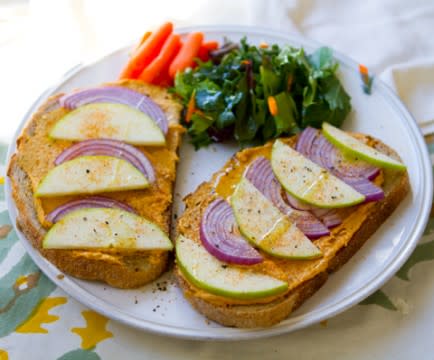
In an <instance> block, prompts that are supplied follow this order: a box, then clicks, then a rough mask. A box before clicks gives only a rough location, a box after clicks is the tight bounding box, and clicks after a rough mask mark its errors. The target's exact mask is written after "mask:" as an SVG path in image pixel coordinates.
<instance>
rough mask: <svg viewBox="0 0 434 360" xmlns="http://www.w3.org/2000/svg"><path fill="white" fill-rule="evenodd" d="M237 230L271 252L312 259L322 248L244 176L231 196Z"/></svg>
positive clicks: (276, 254) (294, 257)
mask: <svg viewBox="0 0 434 360" xmlns="http://www.w3.org/2000/svg"><path fill="white" fill-rule="evenodd" d="M231 205H232V209H233V211H234V215H235V219H236V222H237V224H238V227H239V228H240V232H241V233H242V234H243V235H244V236H245V237H246V238H247V239H248V240H249V241H250V242H251V243H252V244H254V245H256V246H258V247H259V248H260V249H262V250H263V251H265V252H266V253H269V254H270V255H273V256H277V257H283V258H287V259H313V258H317V257H320V256H321V255H322V254H321V251H320V250H319V249H318V248H317V247H316V246H315V245H314V244H313V243H312V242H311V241H310V240H309V239H308V238H307V237H306V236H305V235H304V234H303V233H302V232H301V231H300V230H299V229H298V227H297V226H296V225H295V224H293V223H292V222H291V221H290V220H289V218H288V217H287V216H286V215H284V214H282V213H281V212H280V211H279V209H277V208H276V207H275V206H274V205H273V204H272V203H271V202H270V201H269V200H268V199H267V198H266V197H265V196H264V195H263V194H262V193H261V192H260V191H259V190H258V189H257V188H256V187H255V186H254V185H253V184H252V183H251V182H250V181H249V180H247V179H246V178H245V177H243V178H242V179H241V181H240V182H239V184H238V185H237V187H236V189H235V191H234V193H233V195H232V196H231Z"/></svg>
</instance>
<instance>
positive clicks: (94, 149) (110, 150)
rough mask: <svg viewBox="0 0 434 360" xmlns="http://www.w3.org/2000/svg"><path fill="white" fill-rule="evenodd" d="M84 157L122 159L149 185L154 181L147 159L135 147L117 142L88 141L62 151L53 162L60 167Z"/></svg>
mask: <svg viewBox="0 0 434 360" xmlns="http://www.w3.org/2000/svg"><path fill="white" fill-rule="evenodd" d="M85 155H106V156H114V157H117V158H120V159H124V160H126V161H128V162H130V163H131V164H132V165H133V166H135V167H136V168H137V169H138V170H139V171H140V172H141V173H142V174H143V175H145V176H146V178H147V179H148V181H149V182H150V183H153V182H154V181H155V171H154V168H153V166H152V164H151V162H150V161H149V160H148V158H147V157H146V156H145V154H143V153H142V152H141V151H140V150H138V149H137V148H136V147H134V146H132V145H130V144H127V143H124V142H123V141H119V140H111V139H90V140H84V141H81V142H79V143H76V144H74V145H72V146H70V147H69V148H67V149H66V150H64V151H63V152H62V153H61V154H60V155H59V156H58V157H57V158H56V159H55V160H54V164H55V165H56V166H57V165H60V164H62V163H63V162H65V161H68V160H72V159H74V158H76V157H79V156H85Z"/></svg>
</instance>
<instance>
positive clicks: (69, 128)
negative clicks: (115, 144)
mask: <svg viewBox="0 0 434 360" xmlns="http://www.w3.org/2000/svg"><path fill="white" fill-rule="evenodd" d="M50 137H51V138H53V139H61V140H72V141H81V140H86V139H101V138H104V139H115V140H121V141H125V142H127V143H130V144H133V145H154V146H157V145H164V144H165V142H166V140H165V138H164V134H163V132H162V131H161V129H160V128H159V127H158V125H157V124H156V123H155V122H154V120H152V119H151V118H150V117H149V116H148V115H146V114H144V113H143V112H141V111H139V110H137V109H134V108H132V107H130V106H128V105H123V104H112V103H94V104H87V105H83V106H80V107H78V108H77V109H75V110H73V111H71V112H69V113H68V114H66V115H65V116H64V117H63V118H61V119H60V120H59V121H58V122H57V123H56V124H55V125H54V127H53V129H52V130H51V132H50Z"/></svg>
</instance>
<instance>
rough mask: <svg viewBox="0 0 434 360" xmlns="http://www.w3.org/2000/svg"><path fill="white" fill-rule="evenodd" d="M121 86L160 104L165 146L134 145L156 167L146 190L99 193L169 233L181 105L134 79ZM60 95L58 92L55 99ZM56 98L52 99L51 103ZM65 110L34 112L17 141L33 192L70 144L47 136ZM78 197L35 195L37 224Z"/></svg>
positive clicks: (54, 107)
mask: <svg viewBox="0 0 434 360" xmlns="http://www.w3.org/2000/svg"><path fill="white" fill-rule="evenodd" d="M117 85H118V84H117ZM120 85H123V86H128V87H129V88H131V89H133V90H136V91H138V92H141V93H144V94H146V95H149V96H150V97H151V98H152V99H153V100H154V101H155V102H156V103H157V104H158V105H160V107H161V108H162V109H163V111H164V112H165V113H166V115H167V116H168V120H169V131H168V134H167V136H166V146H154V147H151V146H140V147H137V148H138V149H140V150H141V151H142V152H143V153H144V154H145V155H146V156H147V157H148V159H149V160H150V161H151V163H152V165H153V167H154V169H155V174H156V182H155V183H154V184H153V185H151V186H150V187H149V188H147V189H145V190H134V191H123V192H110V193H106V194H102V195H103V196H107V197H111V198H114V199H116V200H119V201H122V202H124V203H126V204H128V205H130V206H131V207H133V208H134V209H135V210H136V211H137V212H138V214H140V215H141V216H143V217H145V218H147V219H149V220H150V221H152V222H154V223H156V224H157V225H159V226H160V227H161V228H162V229H163V230H164V231H165V232H166V233H168V232H169V225H168V221H167V213H168V212H169V211H170V205H171V202H172V185H173V182H174V180H175V175H176V163H177V160H178V158H177V155H176V150H177V146H178V144H179V143H180V136H182V133H183V132H184V130H183V128H182V126H181V125H179V124H177V121H178V116H179V112H180V108H177V107H176V106H174V102H173V100H169V99H168V98H167V97H166V96H167V95H166V92H165V91H162V90H159V89H158V88H155V89H153V88H152V89H147V93H145V92H144V90H143V86H138V85H136V83H135V82H133V81H124V82H122V83H120ZM149 92H152V93H151V94H150V93H149ZM60 96H61V95H57V96H56V98H58V97H60ZM56 98H53V103H55V100H56ZM67 113H68V110H67V109H64V108H61V107H59V106H53V110H52V111H49V112H43V113H36V114H35V115H34V117H33V121H32V124H33V127H32V129H31V131H25V132H24V133H23V135H22V136H21V137H20V139H19V140H18V148H19V153H18V156H17V162H18V164H19V166H20V167H22V169H23V170H24V171H25V172H26V173H27V174H28V176H29V178H30V180H31V184H32V188H33V192H35V189H36V187H37V186H38V184H39V182H40V181H41V179H42V178H43V177H44V176H45V175H46V174H47V172H48V171H49V170H50V169H51V168H53V167H54V160H55V159H56V157H57V156H58V155H59V154H60V153H61V152H62V151H63V150H65V149H66V148H68V147H69V146H71V145H72V142H70V141H62V140H52V139H50V138H49V136H48V134H49V133H50V131H51V129H52V127H53V126H54V124H55V123H56V122H57V121H58V120H59V119H61V118H62V117H63V116H64V115H65V114H67ZM77 198H79V196H62V197H50V198H43V197H41V198H37V197H34V205H35V209H36V211H37V214H38V219H39V221H40V223H41V224H42V225H43V226H44V227H46V228H48V227H50V226H51V224H50V223H49V222H47V221H46V220H45V217H46V215H47V214H48V213H49V212H50V211H52V210H53V209H55V208H56V207H58V206H59V205H62V204H64V203H66V202H68V201H70V200H73V199H77Z"/></svg>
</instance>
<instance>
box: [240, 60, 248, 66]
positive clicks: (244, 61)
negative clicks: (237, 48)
mask: <svg viewBox="0 0 434 360" xmlns="http://www.w3.org/2000/svg"><path fill="white" fill-rule="evenodd" d="M241 64H244V65H249V64H250V60H241Z"/></svg>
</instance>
